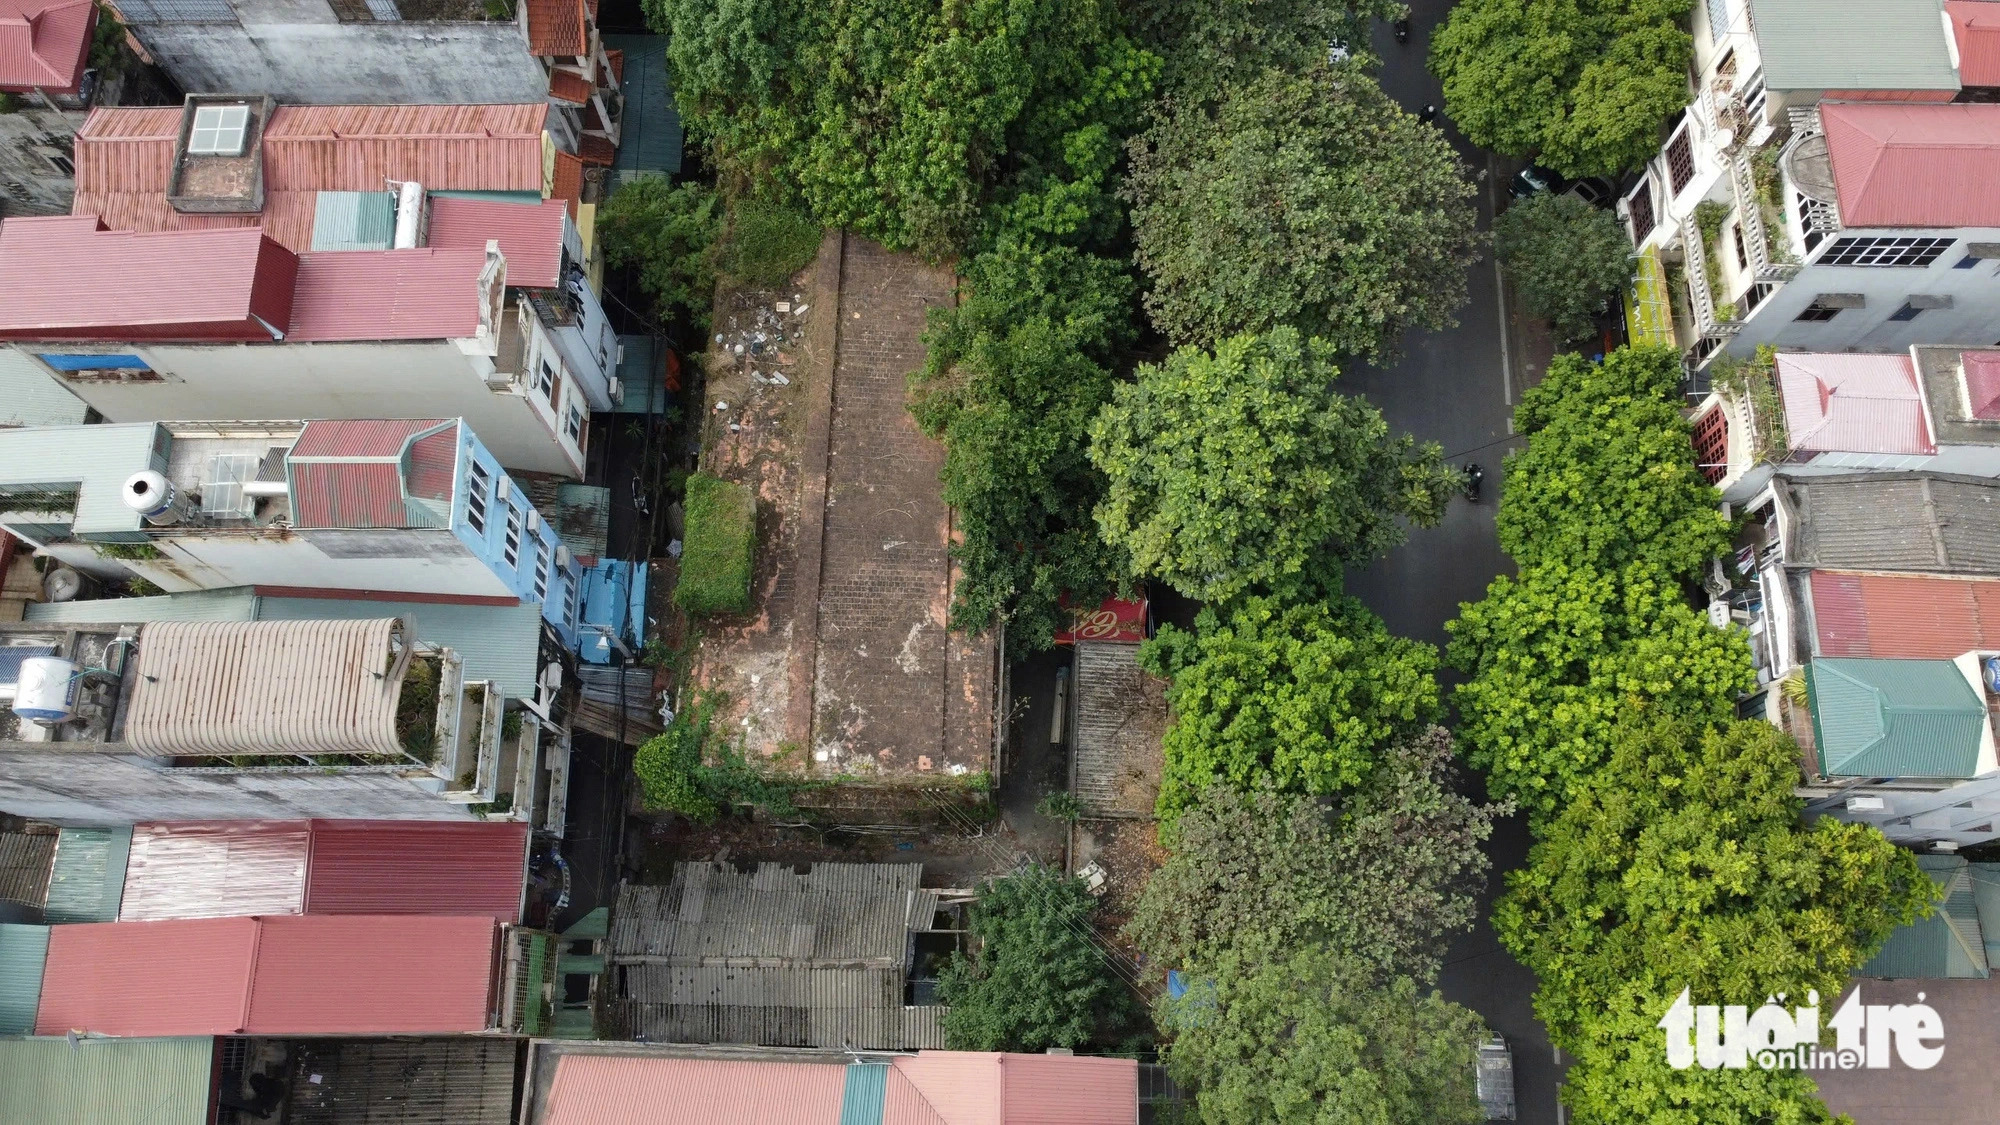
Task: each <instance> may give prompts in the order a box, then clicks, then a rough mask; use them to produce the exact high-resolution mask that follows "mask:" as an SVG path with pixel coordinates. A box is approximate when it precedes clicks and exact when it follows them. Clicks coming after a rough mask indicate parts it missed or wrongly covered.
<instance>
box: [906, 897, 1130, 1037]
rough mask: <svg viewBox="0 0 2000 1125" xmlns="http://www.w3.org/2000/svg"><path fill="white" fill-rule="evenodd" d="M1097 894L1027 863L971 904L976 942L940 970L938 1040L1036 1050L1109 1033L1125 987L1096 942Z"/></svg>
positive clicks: (1121, 1017)
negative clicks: (946, 1008)
mask: <svg viewBox="0 0 2000 1125" xmlns="http://www.w3.org/2000/svg"><path fill="white" fill-rule="evenodd" d="M1096 905H1097V900H1096V899H1094V898H1092V897H1091V895H1090V892H1089V891H1088V890H1085V889H1084V886H1083V881H1082V880H1080V879H1074V878H1071V877H1069V876H1067V875H1064V874H1062V873H1061V872H1059V871H1054V870H1051V869H1049V868H1046V867H1041V866H1034V867H1030V868H1028V869H1027V870H1025V871H1023V872H1021V873H1020V874H1017V875H1010V876H1007V877H1005V878H1000V879H994V880H992V881H991V882H989V883H987V884H986V885H985V886H984V887H983V888H981V891H980V896H979V901H978V902H977V903H975V904H974V905H973V907H972V934H973V937H974V938H975V939H976V944H975V946H974V948H973V952H972V954H971V955H970V956H966V955H963V954H961V955H956V956H954V957H953V959H952V960H951V961H950V962H949V963H948V964H947V965H946V966H945V968H944V970H943V972H941V973H940V974H939V975H938V1000H939V1001H940V1002H941V1003H944V1004H948V1005H950V1007H951V1010H950V1011H949V1012H947V1013H946V1014H945V1018H944V1033H945V1041H946V1043H948V1044H949V1045H950V1046H951V1048H952V1049H953V1050H955V1051H1043V1050H1046V1049H1048V1048H1050V1047H1080V1046H1083V1045H1085V1044H1087V1043H1091V1042H1093V1041H1097V1040H1100V1039H1103V1038H1105V1037H1108V1036H1113V1035H1116V1034H1117V1033H1118V1032H1119V1031H1120V1029H1122V1028H1123V1027H1124V1026H1125V1024H1126V1022H1127V1020H1128V1019H1129V1017H1130V1016H1131V1014H1132V1013H1133V1011H1134V1010H1135V1005H1134V1001H1133V996H1132V992H1131V986H1130V985H1129V984H1128V983H1127V982H1126V981H1125V980H1124V979H1122V978H1121V977H1120V975H1119V973H1118V971H1117V970H1116V969H1115V968H1114V965H1113V962H1112V960H1111V959H1112V958H1113V957H1114V956H1116V955H1115V954H1113V953H1111V952H1109V951H1108V950H1107V949H1106V948H1104V947H1103V946H1102V945H1101V944H1100V943H1098V942H1097V941H1095V940H1094V938H1093V931H1092V930H1091V913H1092V911H1093V910H1094V909H1095V908H1096Z"/></svg>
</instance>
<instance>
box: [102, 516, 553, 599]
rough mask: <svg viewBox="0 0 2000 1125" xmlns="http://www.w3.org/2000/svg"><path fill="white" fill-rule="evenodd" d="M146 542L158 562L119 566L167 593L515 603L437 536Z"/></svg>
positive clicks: (407, 533)
mask: <svg viewBox="0 0 2000 1125" xmlns="http://www.w3.org/2000/svg"><path fill="white" fill-rule="evenodd" d="M153 542H154V545H155V546H156V547H158V548H159V549H160V551H161V553H162V554H163V555H164V556H165V557H164V558H159V559H142V560H133V561H129V562H127V563H126V564H125V565H126V566H127V567H129V568H130V569H131V571H132V572H133V573H135V574H138V575H140V576H141V577H143V578H145V579H146V580H147V581H148V582H151V583H153V584H154V585H155V586H158V587H159V588H160V589H162V590H165V591H167V592H168V593H180V592H182V591H186V590H218V589H222V588H224V587H228V586H308V587H321V588H326V589H333V590H393V591H398V592H401V593H410V594H470V595H476V596H484V597H508V596H515V591H514V589H513V588H512V586H511V584H510V583H508V582H507V581H506V580H505V579H504V578H503V577H502V576H501V575H499V574H496V573H495V572H494V570H493V568H492V567H490V566H488V565H487V563H486V562H485V561H484V560H482V559H480V558H479V557H478V556H477V555H475V554H474V553H473V552H471V551H469V550H467V549H466V547H465V545H464V544H463V543H461V542H460V541H459V539H458V537H457V536H455V535H454V534H453V533H452V532H450V531H447V530H444V529H437V530H422V529H370V530H366V531H295V532H290V533H287V534H283V535H277V534H270V533H265V534H251V533H231V534H225V535H185V534H176V535H162V536H159V537H157V538H156V539H154V541H153Z"/></svg>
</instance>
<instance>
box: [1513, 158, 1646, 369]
mask: <svg viewBox="0 0 2000 1125" xmlns="http://www.w3.org/2000/svg"><path fill="white" fill-rule="evenodd" d="M1493 249H1494V252H1495V253H1497V254H1498V255H1499V256H1500V260H1501V261H1503V262H1505V263H1507V269H1508V277H1509V278H1511V279H1512V280H1513V282H1514V284H1515V286H1516V287H1517V288H1519V290H1520V292H1521V299H1522V301H1524V302H1525V303H1526V304H1527V306H1528V311H1529V312H1530V313H1532V314H1534V315H1535V316H1539V317H1542V318H1543V319H1545V320H1547V321H1548V322H1549V328H1550V330H1551V331H1552V332H1553V333H1554V334H1555V337H1556V339H1558V340H1560V341H1563V342H1568V341H1572V340H1582V339H1585V338H1587V337H1589V336H1592V335H1595V333H1596V331H1597V322H1598V318H1599V317H1602V316H1603V315H1604V313H1605V310H1606V309H1607V308H1609V307H1610V304H1611V299H1612V298H1613V297H1614V296H1616V295H1617V294H1618V293H1619V292H1620V291H1622V290H1623V289H1624V288H1625V286H1627V285H1628V284H1630V283H1631V281H1632V240H1631V239H1629V238H1627V237H1626V236H1625V227H1624V225H1623V224H1622V223H1620V222H1619V221H1618V217H1617V216H1616V215H1614V214H1612V213H1611V212H1610V211H1606V210H1603V209H1601V208H1597V207H1592V206H1591V205H1590V204H1588V203H1586V202H1584V201H1583V200H1582V199H1579V198H1578V197H1576V196H1574V195H1571V194H1568V193H1567V192H1565V193H1562V194H1556V193H1554V192H1543V193H1541V194H1539V195H1534V196H1530V197H1529V198H1527V199H1524V200H1521V201H1519V202H1517V203H1514V204H1513V205H1511V206H1509V207H1508V208H1507V210H1505V211H1503V212H1501V213H1500V216H1499V217H1498V218H1496V219H1494V220H1493Z"/></svg>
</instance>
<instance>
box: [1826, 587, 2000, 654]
mask: <svg viewBox="0 0 2000 1125" xmlns="http://www.w3.org/2000/svg"><path fill="white" fill-rule="evenodd" d="M1811 587H1812V623H1813V629H1814V632H1815V636H1814V642H1815V646H1814V647H1815V650H1816V651H1815V653H1814V655H1817V656H1872V657H1881V658H1886V659H1893V660H1951V659H1955V658H1957V657H1958V656H1961V655H1963V654H1964V653H1967V652H1971V651H1972V650H1973V649H1994V648H2000V580H1996V579H1984V578H1924V577H1916V576H1908V575H1887V574H1855V573H1848V572H1846V571H1837V570H1815V571H1813V572H1812V578H1811Z"/></svg>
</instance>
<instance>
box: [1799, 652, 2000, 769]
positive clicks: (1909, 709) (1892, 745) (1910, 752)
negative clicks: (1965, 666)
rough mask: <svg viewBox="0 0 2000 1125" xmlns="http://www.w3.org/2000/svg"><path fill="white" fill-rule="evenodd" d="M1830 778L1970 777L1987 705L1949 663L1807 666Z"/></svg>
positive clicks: (1817, 735) (1838, 661) (1823, 764)
mask: <svg viewBox="0 0 2000 1125" xmlns="http://www.w3.org/2000/svg"><path fill="white" fill-rule="evenodd" d="M1806 679H1807V683H1808V685H1809V686H1810V689H1811V695H1812V712H1813V738H1814V742H1815V745H1816V746H1817V748H1818V752H1819V763H1820V772H1822V773H1824V774H1825V775H1826V776H1828V777H1959V778H1964V777H1971V776H1972V775H1973V774H1974V772H1975V771H1976V770H1977V769H1978V764H1979V745H1980V739H1981V737H1982V736H1983V735H1984V733H1985V730H1986V723H1987V717H1986V705H1985V703H1984V702H1983V701H1982V700H1981V699H1980V697H1979V694H1978V693H1977V692H1975V691H1973V689H1972V684H1971V683H1970V682H1969V681H1967V680H1966V678H1965V674H1964V673H1963V672H1961V671H1959V669H1958V666H1957V665H1956V664H1954V663H1952V662H1951V661H1949V660H1872V659H1870V660H1857V659H1846V658H1826V657H1823V658H1821V659H1818V660H1815V661H1813V662H1812V663H1811V664H1809V665H1807V666H1806Z"/></svg>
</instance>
